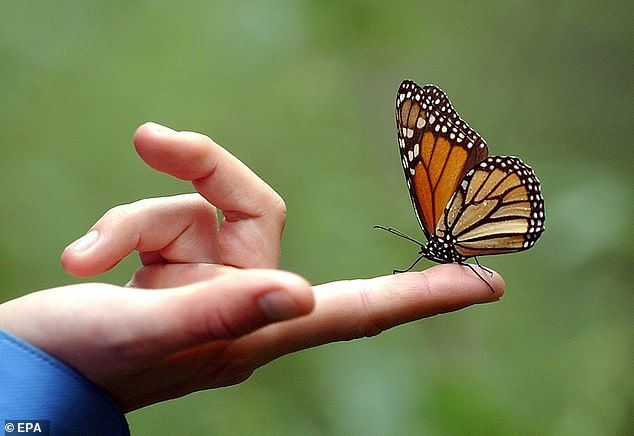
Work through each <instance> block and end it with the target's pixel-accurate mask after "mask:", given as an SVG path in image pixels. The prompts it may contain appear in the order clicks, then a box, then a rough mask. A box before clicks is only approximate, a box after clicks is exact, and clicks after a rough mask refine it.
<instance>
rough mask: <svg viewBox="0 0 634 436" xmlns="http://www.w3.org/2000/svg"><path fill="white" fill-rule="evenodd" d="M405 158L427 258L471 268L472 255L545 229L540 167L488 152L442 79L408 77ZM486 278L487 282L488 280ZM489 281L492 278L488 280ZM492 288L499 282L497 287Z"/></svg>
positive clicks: (526, 243) (508, 246) (497, 250)
mask: <svg viewBox="0 0 634 436" xmlns="http://www.w3.org/2000/svg"><path fill="white" fill-rule="evenodd" d="M396 127H397V131H398V145H399V150H400V156H401V164H402V165H403V170H404V171H405V181H406V183H407V188H408V190H409V194H410V198H411V200H412V205H413V206H414V211H415V213H416V217H417V218H418V222H419V223H420V226H421V228H422V230H423V233H424V234H425V238H426V239H427V243H426V244H422V243H420V242H418V241H417V240H415V239H413V238H411V237H409V236H407V235H405V234H404V233H402V232H400V231H398V230H396V229H394V228H391V227H383V226H375V227H377V228H380V229H383V230H386V231H388V232H390V233H393V234H396V235H397V236H400V237H403V238H405V239H408V240H410V241H412V242H415V243H417V244H418V245H419V246H420V251H419V253H418V254H420V256H419V257H418V259H416V261H415V262H414V263H413V264H412V265H411V266H410V267H409V268H407V269H405V270H395V271H394V272H405V271H409V270H411V269H412V268H413V267H414V266H415V265H416V264H417V263H418V262H419V261H420V260H421V259H422V258H426V259H429V260H431V261H434V262H438V263H451V262H456V263H459V264H462V265H467V266H469V267H470V268H471V269H472V270H473V271H474V272H475V273H476V274H477V275H478V277H480V278H481V279H482V280H484V279H483V278H482V277H481V276H480V274H478V272H477V271H476V270H475V269H474V268H473V267H472V266H471V265H469V264H467V263H466V260H467V259H468V258H471V257H473V258H474V259H475V261H476V263H477V264H478V265H480V264H479V262H478V259H477V257H476V256H482V255H490V254H504V253H511V252H516V251H522V250H526V249H528V248H530V247H532V246H533V245H534V244H535V242H536V241H537V239H539V237H540V236H541V234H542V232H543V231H544V218H545V217H544V200H543V197H542V195H541V192H540V183H539V180H538V179H537V177H536V176H535V173H534V172H533V170H532V169H531V168H530V167H529V166H528V165H526V164H525V163H524V162H522V161H521V160H520V159H519V158H517V157H513V156H488V148H487V144H486V142H485V141H484V139H482V137H481V136H480V135H479V134H478V133H477V132H476V131H475V130H473V129H472V128H471V127H469V125H468V124H467V123H466V122H464V121H463V120H462V119H461V118H460V117H459V116H458V113H457V112H456V111H455V110H454V108H453V106H452V105H451V102H450V101H449V98H448V97H447V95H446V94H445V93H444V92H443V91H442V90H441V89H440V88H438V87H436V86H434V85H427V86H424V87H422V88H421V87H420V86H418V85H417V84H416V83H414V82H412V81H410V80H405V81H404V82H403V83H401V86H400V87H399V90H398V93H397V95H396ZM484 281H485V282H486V280H484ZM487 284H488V282H487ZM489 287H491V286H490V285H489Z"/></svg>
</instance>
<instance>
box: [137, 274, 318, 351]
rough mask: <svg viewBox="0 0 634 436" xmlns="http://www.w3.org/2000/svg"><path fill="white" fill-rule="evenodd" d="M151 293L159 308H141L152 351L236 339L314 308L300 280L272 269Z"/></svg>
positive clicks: (309, 291) (310, 291) (224, 276)
mask: <svg viewBox="0 0 634 436" xmlns="http://www.w3.org/2000/svg"><path fill="white" fill-rule="evenodd" d="M152 293H153V294H155V295H156V294H162V295H161V296H159V295H156V296H157V297H158V300H155V303H156V304H158V305H159V306H160V307H159V308H155V309H154V310H152V309H151V308H150V307H147V309H148V312H146V314H147V321H148V322H149V323H152V324H154V328H152V330H153V333H152V336H155V337H156V341H157V342H155V346H158V347H159V348H162V349H163V351H164V352H167V353H171V352H175V351H180V350H183V349H187V348H190V347H192V346H196V345H199V344H203V343H207V342H210V341H213V340H217V339H231V338H237V337H240V336H242V335H245V334H247V333H250V332H252V331H254V330H257V329H259V328H261V327H263V326H265V325H267V324H270V323H274V322H276V321H282V320H287V319H292V318H296V317H299V316H302V315H306V314H308V313H310V312H311V311H312V310H313V307H314V304H315V302H314V297H313V292H312V288H311V286H310V284H309V283H308V282H307V281H306V280H304V279H303V278H301V277H299V276H297V275H295V274H292V273H288V272H284V271H278V270H257V269H251V270H238V271H232V272H230V273H227V274H223V275H221V276H218V277H215V278H213V279H212V280H208V281H204V282H198V283H194V284H190V285H187V286H183V287H180V288H172V289H163V290H157V291H152ZM157 314H160V316H157ZM159 344H160V345H159ZM155 351H158V350H156V349H155Z"/></svg>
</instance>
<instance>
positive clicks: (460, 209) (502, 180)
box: [438, 156, 545, 257]
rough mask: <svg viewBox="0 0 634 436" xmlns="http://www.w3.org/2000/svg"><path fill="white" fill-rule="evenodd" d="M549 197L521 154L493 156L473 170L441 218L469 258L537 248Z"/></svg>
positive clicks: (442, 230)
mask: <svg viewBox="0 0 634 436" xmlns="http://www.w3.org/2000/svg"><path fill="white" fill-rule="evenodd" d="M544 219H545V217H544V199H543V198H542V195H541V191H540V185H539V180H538V179H537V177H536V176H535V173H534V172H533V170H532V169H531V168H530V167H529V166H528V165H526V164H525V163H524V162H522V161H521V160H520V159H519V158H517V157H512V156H492V157H489V158H488V159H486V160H485V161H483V162H481V163H480V164H479V165H478V166H477V167H476V168H474V169H473V170H471V171H469V173H467V176H466V177H465V179H464V180H463V181H462V183H461V184H460V188H459V190H458V191H457V192H456V194H455V195H454V196H453V197H452V199H451V201H450V203H449V204H448V205H447V208H446V209H445V211H444V213H443V216H442V218H441V220H440V222H439V223H438V233H439V236H441V237H444V236H446V235H447V233H448V234H449V236H450V238H449V240H451V241H453V244H454V247H455V248H456V251H458V253H460V254H461V255H463V256H465V257H472V256H483V255H489V254H504V253H511V252H515V251H522V250H526V249H528V248H530V247H532V246H533V245H534V244H535V242H536V241H537V239H538V238H539V237H540V236H541V234H542V232H543V231H544Z"/></svg>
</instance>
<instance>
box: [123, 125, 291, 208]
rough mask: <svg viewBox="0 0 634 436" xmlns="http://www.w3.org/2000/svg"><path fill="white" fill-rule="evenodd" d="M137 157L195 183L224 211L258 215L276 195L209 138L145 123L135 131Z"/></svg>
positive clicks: (200, 190) (155, 167) (199, 189)
mask: <svg viewBox="0 0 634 436" xmlns="http://www.w3.org/2000/svg"><path fill="white" fill-rule="evenodd" d="M134 145H135V147H136V150H137V152H138V153H139V156H141V158H142V159H143V160H144V161H145V162H146V163H147V164H148V165H149V166H151V167H152V168H154V169H155V170H158V171H161V172H163V173H167V174H170V175H172V176H174V177H177V178H179V179H182V180H189V181H191V182H193V183H194V185H195V187H196V190H197V191H198V192H199V193H200V194H201V195H203V196H204V197H205V198H206V199H207V200H209V202H211V203H212V204H213V205H214V206H216V207H218V208H220V209H221V210H222V211H223V213H224V214H225V215H226V214H237V215H240V216H242V217H259V216H261V215H263V214H265V213H266V212H267V210H268V208H269V207H270V205H271V203H275V202H279V201H281V198H280V197H279V195H278V194H277V193H276V192H275V191H274V190H273V188H271V187H270V186H269V185H267V184H266V183H265V182H264V181H263V180H262V179H260V178H259V177H258V176H257V175H256V174H255V173H254V172H253V171H251V170H250V169H249V167H247V166H246V165H245V164H243V163H242V162H241V161H240V160H239V159H238V158H236V157H235V156H233V155H232V154H231V153H229V152H228V151H227V150H225V149H224V148H222V147H221V146H219V145H218V144H216V143H215V142H214V141H213V140H211V138H209V137H207V136H205V135H202V134H200V133H195V132H178V131H175V130H172V129H170V128H168V127H165V126H161V125H159V124H156V123H151V122H150V123H145V124H143V125H142V126H140V127H139V128H138V129H137V130H136V132H135V133H134Z"/></svg>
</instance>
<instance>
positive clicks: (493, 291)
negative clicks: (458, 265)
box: [462, 263, 495, 294]
mask: <svg viewBox="0 0 634 436" xmlns="http://www.w3.org/2000/svg"><path fill="white" fill-rule="evenodd" d="M462 265H466V266H468V267H469V269H470V270H471V271H473V272H474V274H475V275H477V276H478V277H479V278H480V280H482V281H483V282H484V283H486V284H487V286H488V287H489V289H491V293H492V294H495V290H494V289H493V287H492V286H491V284H490V283H489V282H487V281H486V279H485V278H484V277H482V276H481V275H480V273H479V272H478V270H476V269H475V268H474V267H473V265H471V264H470V263H463V264H462ZM483 269H484V268H483Z"/></svg>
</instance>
